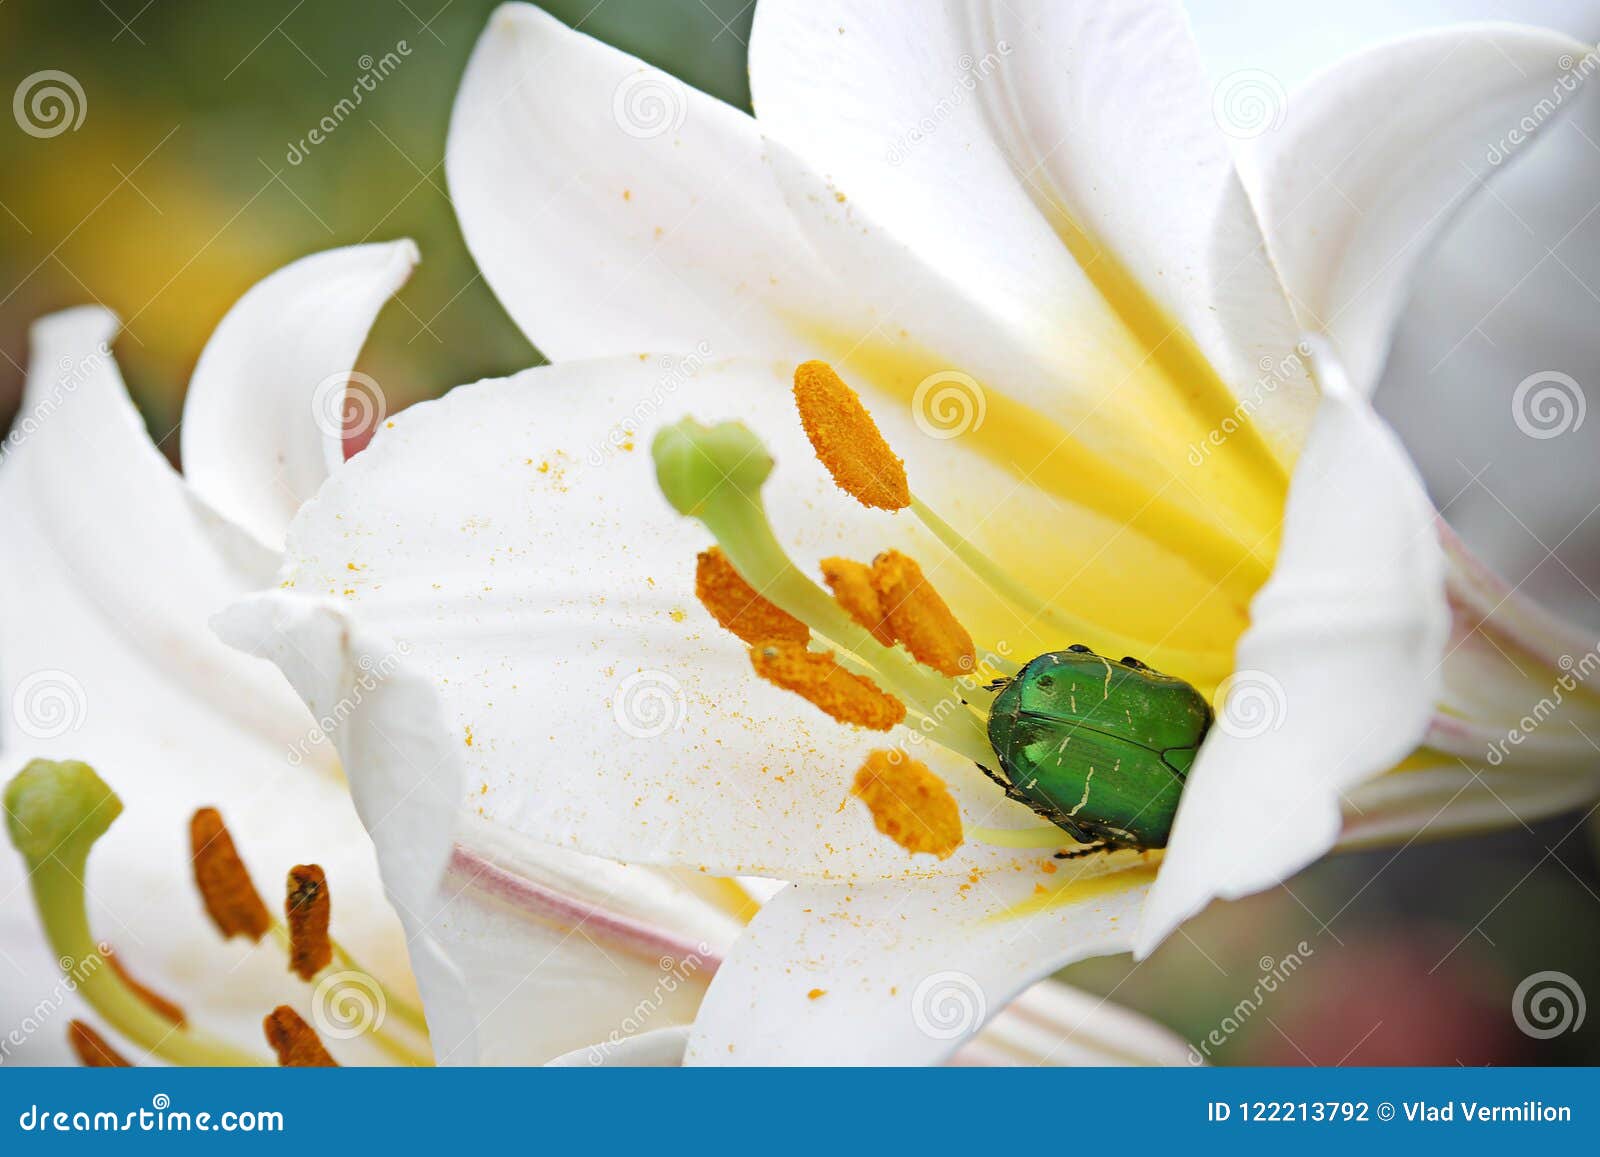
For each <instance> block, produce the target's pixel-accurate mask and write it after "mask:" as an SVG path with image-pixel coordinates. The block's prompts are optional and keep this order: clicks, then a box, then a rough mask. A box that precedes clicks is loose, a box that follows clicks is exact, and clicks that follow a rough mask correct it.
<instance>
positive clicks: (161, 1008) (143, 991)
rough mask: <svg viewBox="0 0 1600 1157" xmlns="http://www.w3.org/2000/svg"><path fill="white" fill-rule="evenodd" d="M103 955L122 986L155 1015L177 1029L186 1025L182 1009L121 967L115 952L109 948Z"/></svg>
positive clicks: (186, 1021)
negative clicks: (125, 986)
mask: <svg viewBox="0 0 1600 1157" xmlns="http://www.w3.org/2000/svg"><path fill="white" fill-rule="evenodd" d="M103 955H104V956H105V959H106V963H107V964H109V965H110V966H111V971H112V972H115V973H116V974H117V978H118V979H119V980H121V981H122V983H123V984H125V985H127V986H128V988H129V989H130V990H131V991H132V992H133V994H134V995H135V996H137V997H138V998H139V999H140V1000H142V1001H144V1003H145V1004H147V1005H149V1006H150V1008H151V1009H153V1010H154V1011H155V1012H156V1013H158V1014H159V1015H160V1016H162V1017H164V1018H165V1019H167V1020H170V1021H171V1022H172V1023H173V1024H175V1025H177V1026H178V1027H179V1028H183V1027H184V1026H185V1025H186V1024H187V1023H188V1018H187V1017H185V1016H184V1015H183V1009H182V1008H180V1007H178V1005H177V1004H175V1003H174V1002H173V1001H170V1000H168V999H167V998H166V997H164V996H162V995H161V994H160V993H159V992H157V991H156V990H155V989H153V988H151V987H150V986H149V985H147V984H145V983H143V982H142V981H140V980H139V979H138V978H137V977H135V976H134V975H133V974H132V973H130V972H129V971H128V970H127V968H125V967H124V966H123V964H122V958H121V957H119V956H118V955H117V954H116V953H115V952H113V951H111V949H110V948H109V947H108V948H106V950H105V952H104V953H103Z"/></svg>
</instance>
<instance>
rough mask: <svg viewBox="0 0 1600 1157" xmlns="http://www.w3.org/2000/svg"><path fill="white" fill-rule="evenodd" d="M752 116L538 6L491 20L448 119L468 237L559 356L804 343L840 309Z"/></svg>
mask: <svg viewBox="0 0 1600 1157" xmlns="http://www.w3.org/2000/svg"><path fill="white" fill-rule="evenodd" d="M762 152H763V149H762V143H761V139H760V136H759V134H758V133H757V131H756V127H755V122H754V121H753V120H751V119H750V118H749V117H748V116H746V115H745V114H744V113H742V112H739V111H738V110H736V109H734V108H731V107H729V106H728V105H725V104H723V103H722V102H721V101H718V100H715V99H713V98H711V97H708V96H706V95H705V94H703V93H700V92H697V91H695V90H693V89H691V88H688V87H686V86H685V85H684V84H682V83H681V82H680V81H678V80H676V79H674V78H672V77H670V76H668V75H667V74H665V73H663V72H660V71H658V70H656V69H653V68H650V67H649V66H647V65H645V64H644V63H643V62H642V61H639V60H637V59H635V58H634V57H631V56H628V55H627V54H625V53H622V52H619V51H618V50H616V49H614V48H611V47H610V46H608V45H606V44H603V43H601V42H600V41H598V40H594V39H592V38H590V37H588V36H585V35H582V34H581V33H577V32H574V31H572V30H571V29H569V28H567V27H566V25H564V24H562V23H561V22H560V21H558V20H557V19H555V17H553V16H550V15H547V14H546V13H544V12H542V11H540V10H539V9H537V8H534V7H533V6H531V5H528V4H505V5H502V6H501V7H500V8H499V9H497V10H496V11H495V13H494V16H493V17H492V18H491V19H490V22H489V26H488V28H487V29H485V31H484V33H483V36H482V38H481V39H480V40H479V41H478V46H477V48H476V49H474V51H473V55H472V60H471V62H470V63H469V64H468V66H467V73H466V76H465V78H464V79H463V81H462V85H461V91H460V93H459V94H458V95H457V97H456V104H455V110H454V113H453V114H452V116H451V121H450V139H449V144H448V147H447V151H446V172H447V173H448V175H449V179H450V192H451V196H452V199H453V202H454V205H455V209H456V214H457V216H458V218H459V219H460V222H461V231H462V234H463V235H464V236H465V237H466V240H467V246H468V248H470V249H471V250H472V255H473V258H474V259H475V260H476V261H477V263H478V267H479V269H481V270H482V271H483V275H484V277H485V279H486V280H487V281H488V282H489V285H490V287H491V288H492V289H493V290H494V291H495V294H496V295H497V296H498V297H499V298H500V301H501V303H502V304H503V305H504V306H505V307H506V311H507V312H508V313H510V314H511V317H512V319H513V320H515V321H516V322H517V324H518V325H519V326H521V327H522V331H523V332H524V333H525V334H527V335H528V337H529V339H530V340H532V341H533V342H534V344H536V345H537V346H538V347H539V348H540V349H541V350H542V351H543V352H544V353H545V354H546V355H547V356H549V357H551V358H554V359H569V358H579V357H594V356H599V355H605V354H618V353H623V352H626V351H630V350H640V349H661V350H693V349H697V348H699V349H701V351H702V353H703V354H712V353H714V354H716V355H717V356H726V355H728V354H734V353H763V354H765V353H769V352H772V353H778V352H782V353H796V354H797V357H796V360H799V357H800V356H804V355H803V354H799V352H798V351H800V350H801V349H803V348H804V343H802V342H801V341H800V340H799V338H798V336H797V334H796V332H795V329H794V326H793V322H794V321H797V320H799V319H802V318H807V319H813V320H814V319H817V318H827V317H831V316H833V311H832V307H831V306H830V305H829V304H828V302H827V298H826V295H825V293H824V287H825V286H826V285H827V283H828V281H829V280H830V278H829V276H828V274H827V273H826V271H824V270H823V269H822V267H821V266H820V265H819V263H818V262H817V259H816V257H815V256H814V255H813V254H812V253H811V252H810V249H809V247H808V246H807V245H806V243H805V239H804V238H803V237H802V236H801V235H800V233H799V231H798V230H797V229H796V228H795V226H794V224H793V223H792V222H791V221H790V220H789V218H788V213H787V211H786V210H785V208H784V205H783V200H782V198H781V196H780V195H779V193H778V190H777V188H776V186H775V185H774V184H773V182H772V178H771V174H770V171H769V169H768V166H767V165H766V163H765V161H764V160H763V157H762Z"/></svg>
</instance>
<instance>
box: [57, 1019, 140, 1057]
mask: <svg viewBox="0 0 1600 1157" xmlns="http://www.w3.org/2000/svg"><path fill="white" fill-rule="evenodd" d="M67 1043H68V1044H70V1045H71V1046H72V1051H73V1053H74V1054H76V1056H77V1058H78V1063H79V1064H80V1065H82V1066H84V1068H88V1069H131V1068H132V1067H133V1065H132V1064H130V1063H129V1061H128V1059H127V1058H126V1057H124V1056H123V1055H122V1054H121V1053H119V1052H118V1051H117V1050H116V1049H114V1048H112V1047H111V1045H110V1043H109V1042H107V1040H106V1038H105V1037H103V1036H101V1035H100V1034H99V1033H97V1032H95V1031H94V1029H92V1028H90V1027H89V1026H88V1025H86V1024H84V1023H83V1021H81V1020H74V1021H69V1022H68V1023H67Z"/></svg>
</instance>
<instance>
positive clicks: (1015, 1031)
mask: <svg viewBox="0 0 1600 1157" xmlns="http://www.w3.org/2000/svg"><path fill="white" fill-rule="evenodd" d="M1195 1057H1196V1054H1195V1052H1194V1050H1193V1049H1192V1048H1191V1046H1190V1045H1189V1043H1188V1042H1187V1041H1185V1040H1184V1039H1183V1038H1182V1037H1180V1036H1178V1035H1177V1034H1176V1033H1174V1032H1172V1031H1171V1030H1170V1029H1168V1028H1166V1027H1165V1026H1163V1025H1160V1024H1157V1023H1156V1022H1155V1021H1153V1020H1150V1019H1149V1018H1148V1017H1144V1016H1141V1015H1139V1014H1138V1013H1136V1012H1133V1011H1131V1010H1129V1009H1126V1008H1123V1007H1122V1006H1121V1005H1118V1004H1112V1003H1111V1001H1110V1000H1109V999H1107V998H1105V997H1099V996H1095V995H1094V994H1092V993H1088V992H1082V991H1080V990H1079V989H1076V988H1070V987H1068V986H1067V985H1065V984H1062V983H1060V982H1059V981H1054V980H1041V981H1040V982H1039V983H1038V984H1036V985H1034V986H1033V987H1032V988H1030V989H1028V990H1027V991H1026V992H1024V993H1023V994H1022V995H1021V996H1019V997H1017V999H1016V1000H1014V1001H1012V1002H1011V1004H1010V1005H1009V1006H1008V1007H1007V1008H1006V1009H1005V1011H1003V1012H1002V1013H1001V1014H1000V1015H999V1016H997V1017H995V1018H994V1019H993V1020H991V1021H990V1022H989V1023H988V1025H987V1026H985V1028H984V1030H983V1031H982V1032H981V1033H979V1034H978V1036H977V1037H976V1038H974V1039H973V1040H972V1041H971V1043H970V1044H968V1045H967V1047H966V1048H965V1049H963V1050H962V1051H961V1052H959V1053H957V1054H956V1056H955V1058H954V1061H955V1063H957V1064H959V1063H962V1062H963V1061H965V1060H972V1061H974V1062H978V1063H986V1064H1010V1065H1048V1066H1051V1067H1063V1066H1068V1065H1159V1066H1163V1067H1177V1066H1180V1065H1192V1064H1196V1063H1198V1062H1197V1061H1196V1060H1195Z"/></svg>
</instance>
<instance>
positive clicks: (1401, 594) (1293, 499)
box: [1139, 361, 1450, 955]
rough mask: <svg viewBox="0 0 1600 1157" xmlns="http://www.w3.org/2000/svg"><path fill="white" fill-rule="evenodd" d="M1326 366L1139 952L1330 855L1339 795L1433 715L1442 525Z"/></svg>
mask: <svg viewBox="0 0 1600 1157" xmlns="http://www.w3.org/2000/svg"><path fill="white" fill-rule="evenodd" d="M1319 370H1320V373H1321V381H1322V385H1323V402H1322V406H1321V408H1320V410H1319V412H1318V415H1317V423H1316V425H1315V426H1314V427H1313V429H1312V433H1311V437H1310V439H1309V440H1308V441H1307V443H1306V449H1305V452H1304V454H1303V455H1302V456H1301V459H1300V464H1299V466H1298V467H1297V469H1296V471H1295V478H1294V482H1293V485H1292V486H1291V489H1290V493H1289V506H1288V511H1287V514H1286V521H1285V526H1284V536H1283V545H1282V547H1281V549H1280V551H1279V555H1278V563H1277V568H1276V569H1275V571H1274V572H1273V576H1272V578H1271V579H1270V580H1268V582H1267V585H1266V586H1265V587H1263V588H1262V590H1261V593H1260V594H1258V595H1257V596H1256V598H1255V601H1254V603H1253V604H1252V606H1251V625H1250V628H1249V630H1247V631H1246V632H1245V635H1244V637H1243V638H1242V639H1241V640H1240V642H1239V647H1238V650H1237V652H1236V656H1235V673H1234V676H1233V680H1234V681H1233V684H1232V687H1231V690H1230V691H1229V692H1227V693H1226V694H1225V697H1224V698H1223V700H1222V702H1220V703H1219V704H1218V711H1217V722H1216V724H1215V725H1214V726H1213V727H1212V729H1211V732H1210V734H1209V735H1208V737H1207V739H1206V742H1205V744H1204V745H1203V746H1202V748H1201V750H1200V756H1199V759H1198V760H1197V761H1196V763H1195V767H1194V770H1193V771H1192V772H1191V773H1190V775H1189V780H1188V784H1187V786H1186V787H1185V789H1184V793H1183V799H1182V801H1181V802H1180V803H1179V805H1178V816H1177V821H1176V823H1175V825H1174V828H1173V832H1172V842H1171V844H1170V846H1169V847H1168V849H1167V857H1166V860H1165V862H1164V864H1163V867H1162V872H1161V876H1160V878H1159V879H1158V880H1157V882H1156V886H1155V887H1154V888H1153V889H1152V890H1151V894H1150V905H1149V908H1148V909H1147V911H1146V915H1145V920H1144V924H1143V927H1142V929H1141V931H1140V936H1139V952H1140V954H1141V955H1144V954H1147V953H1149V952H1150V951H1152V950H1153V949H1154V948H1155V946H1156V945H1157V944H1159V943H1160V941H1161V940H1162V939H1163V938H1164V937H1165V936H1166V935H1167V933H1169V932H1170V931H1171V930H1172V929H1173V928H1175V927H1176V926H1177V925H1178V924H1179V923H1181V922H1182V921H1183V920H1186V919H1188V918H1189V917H1190V916H1192V915H1194V914H1195V913H1196V912H1198V911H1199V910H1200V909H1201V908H1203V907H1204V906H1205V905H1206V904H1207V903H1208V902H1209V901H1210V900H1212V899H1213V898H1216V897H1225V898H1236V897H1239V896H1244V895H1248V894H1249V893H1251V892H1255V891H1258V890H1260V889H1262V888H1265V887H1269V886H1270V885H1272V884H1275V883H1277V882H1278V881H1280V880H1283V879H1285V878H1287V877H1288V876H1289V875H1290V874H1291V873H1293V872H1295V871H1298V870H1299V869H1300V868H1302V867H1304V866H1305V865H1306V864H1308V863H1310V862H1311V861H1312V860H1314V859H1316V858H1317V857H1318V856H1320V855H1322V853H1323V852H1325V851H1327V850H1328V849H1329V848H1330V847H1332V846H1333V844H1334V843H1335V841H1336V840H1337V838H1338V835H1339V828H1340V802H1341V797H1342V795H1343V793H1344V792H1346V791H1347V790H1349V789H1350V788H1353V787H1354V786H1356V785H1357V784H1360V783H1362V782H1363V781H1365V780H1368V779H1370V778H1372V777H1373V776H1375V775H1377V774H1379V773H1380V772H1382V771H1384V770H1385V769H1387V768H1389V767H1392V766H1393V765H1394V764H1396V763H1398V762H1399V761H1400V760H1401V759H1402V758H1403V757H1404V756H1405V755H1406V754H1408V753H1409V752H1410V751H1411V750H1412V749H1413V748H1414V747H1415V746H1416V745H1417V744H1418V743H1419V742H1420V741H1421V739H1422V737H1423V735H1424V734H1425V733H1426V731H1427V727H1428V724H1429V721H1430V720H1431V718H1432V715H1433V708H1434V703H1435V702H1436V700H1437V697H1438V690H1439V686H1440V666H1441V662H1442V660H1443V658H1444V650H1445V646H1446V643H1447V641H1448V637H1449V625H1450V617H1449V611H1448V609H1447V607H1446V604H1445V597H1444V557H1443V552H1442V551H1441V550H1440V547H1439V540H1438V537H1437V534H1436V531H1435V529H1434V520H1435V517H1436V516H1435V514H1434V510H1433V507H1432V505H1431V503H1429V501H1428V499H1427V496H1426V494H1425V493H1424V491H1423V489H1422V483H1421V480H1420V479H1419V478H1418V477H1417V475H1416V472H1415V470H1414V468H1413V467H1412V465H1411V463H1410V461H1409V460H1408V459H1407V458H1406V456H1405V452H1404V450H1403V449H1402V448H1401V446H1400V443H1399V440H1398V439H1397V438H1395V436H1394V434H1393V432H1392V431H1391V430H1390V429H1389V428H1388V427H1387V426H1385V425H1384V424H1383V422H1382V420H1381V419H1380V418H1379V417H1378V416H1377V415H1376V414H1375V413H1374V412H1373V411H1372V409H1371V407H1370V406H1369V405H1368V404H1367V403H1366V402H1365V401H1364V400H1363V399H1361V398H1359V397H1356V396H1355V395H1354V394H1352V393H1351V392H1350V391H1349V389H1348V387H1347V386H1345V385H1344V383H1343V382H1342V380H1341V379H1340V378H1339V377H1338V376H1337V370H1336V368H1335V367H1334V366H1333V365H1332V364H1331V363H1329V362H1326V361H1325V362H1324V363H1323V364H1322V365H1321V366H1320V367H1319ZM1227 695H1231V699H1230V698H1228V697H1226V696H1227Z"/></svg>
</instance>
